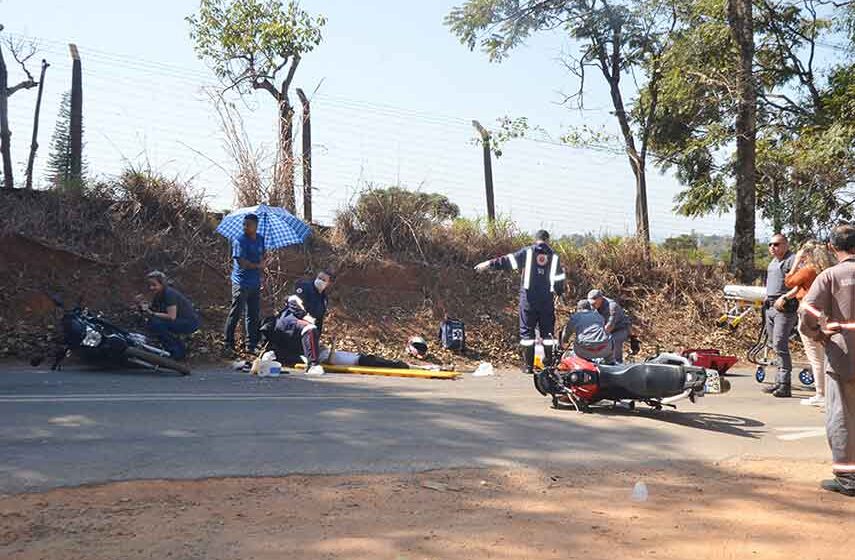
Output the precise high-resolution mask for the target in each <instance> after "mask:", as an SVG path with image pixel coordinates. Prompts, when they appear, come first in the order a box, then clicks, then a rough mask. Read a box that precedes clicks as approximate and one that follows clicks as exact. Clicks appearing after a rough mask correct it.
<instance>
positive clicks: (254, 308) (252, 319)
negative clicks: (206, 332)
mask: <svg viewBox="0 0 855 560" xmlns="http://www.w3.org/2000/svg"><path fill="white" fill-rule="evenodd" d="M260 308H261V289H260V288H257V287H256V288H246V287H242V286H241V285H240V284H232V306H231V308H230V309H229V317H228V319H226V332H225V338H226V348H234V345H235V329H236V328H237V324H238V321H240V318H241V315H243V313H244V309H246V323H245V326H244V334H245V335H246V338H247V349H248V350H249V351H250V352H254V351H255V347H256V346H258V321H259V319H258V315H259V313H260Z"/></svg>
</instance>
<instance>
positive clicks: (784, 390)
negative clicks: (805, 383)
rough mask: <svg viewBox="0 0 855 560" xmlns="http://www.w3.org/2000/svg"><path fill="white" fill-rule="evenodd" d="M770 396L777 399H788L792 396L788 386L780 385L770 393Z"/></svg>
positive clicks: (787, 384)
mask: <svg viewBox="0 0 855 560" xmlns="http://www.w3.org/2000/svg"><path fill="white" fill-rule="evenodd" d="M772 396H773V397H778V398H779V399H789V398H790V397H792V396H793V392H792V390H791V388H790V384H789V383H786V384H785V383H781V384H780V385H778V388H777V389H776V390H775V391H774V392H773V393H772Z"/></svg>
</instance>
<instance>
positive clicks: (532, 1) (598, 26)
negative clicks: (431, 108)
mask: <svg viewBox="0 0 855 560" xmlns="http://www.w3.org/2000/svg"><path fill="white" fill-rule="evenodd" d="M446 24H447V25H448V26H449V27H450V28H451V31H452V33H454V34H455V35H457V36H458V37H459V38H460V40H461V42H463V43H464V44H466V45H467V46H468V47H469V48H470V49H474V48H475V47H476V46H477V45H479V44H480V46H481V47H482V48H483V50H484V51H485V52H486V53H487V54H488V55H489V57H490V60H492V61H501V60H502V58H504V57H505V56H506V55H507V54H508V53H509V51H510V50H512V49H513V48H514V47H516V46H518V45H520V44H521V43H523V42H524V41H525V40H526V39H527V38H528V37H529V36H530V35H531V34H532V33H534V32H537V31H546V30H554V29H563V30H564V31H566V32H567V34H568V35H569V37H570V38H571V39H573V40H574V41H575V42H576V43H578V45H579V48H580V54H579V55H578V56H575V57H569V58H568V59H567V60H565V66H566V68H567V69H568V70H569V71H570V72H571V73H573V74H574V75H575V76H576V77H578V79H579V89H578V91H577V92H576V93H575V94H573V95H570V96H568V98H567V101H568V102H570V103H573V104H576V105H578V106H579V107H581V106H582V105H583V104H584V94H585V91H586V81H585V78H586V76H587V72H588V70H589V69H594V71H595V72H598V73H599V74H600V75H601V76H602V77H603V79H604V80H605V81H606V84H607V85H608V88H609V96H610V99H611V103H612V107H613V109H614V115H615V118H616V119H617V121H618V126H619V128H620V133H621V137H622V140H623V146H622V149H623V151H624V153H625V154H626V156H627V159H628V161H629V165H630V168H631V169H632V173H633V176H634V177H635V195H636V196H635V200H636V209H635V217H636V234H637V236H638V237H639V239H641V240H643V242H644V244H645V247H648V250H649V243H650V226H649V219H648V209H647V174H646V171H647V160H648V156H649V136H650V127H651V118H652V115H654V114H655V113H656V108H657V104H658V97H659V90H660V77H661V75H662V71H663V69H662V64H661V63H662V53H663V50H664V45H665V43H666V41H665V39H666V37H667V35H668V33H669V32H671V31H672V30H673V28H674V25H675V24H676V20H675V19H674V17H673V10H671V9H669V8H668V7H667V6H666V5H665V4H664V3H663V2H660V1H658V0H650V1H645V0H638V1H627V2H621V1H620V0H565V1H558V0H552V1H549V0H539V1H538V0H528V1H520V0H468V1H467V2H465V3H464V4H463V5H462V6H460V7H456V8H454V9H453V10H452V11H451V13H450V14H449V15H448V16H447V17H446ZM639 74H640V75H641V76H643V77H646V81H645V82H643V83H640V84H638V89H639V92H640V95H639V96H638V98H637V99H636V100H635V102H632V100H630V102H627V100H626V99H625V93H624V91H623V89H622V80H623V78H625V77H627V76H632V77H633V78H634V79H635V78H637V77H638V76H639Z"/></svg>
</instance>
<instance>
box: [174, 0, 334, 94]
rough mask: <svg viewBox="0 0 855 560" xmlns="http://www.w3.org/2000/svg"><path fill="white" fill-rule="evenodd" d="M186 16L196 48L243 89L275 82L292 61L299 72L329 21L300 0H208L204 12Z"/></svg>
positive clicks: (225, 77)
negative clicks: (285, 0)
mask: <svg viewBox="0 0 855 560" xmlns="http://www.w3.org/2000/svg"><path fill="white" fill-rule="evenodd" d="M186 19H187V22H188V23H189V24H190V37H191V38H192V39H193V41H194V46H195V50H196V54H197V55H198V56H199V57H200V58H202V59H203V60H206V61H208V62H209V63H210V64H211V67H212V69H213V70H214V72H215V73H216V75H217V76H218V77H219V78H221V79H223V80H225V81H227V82H228V83H229V84H230V85H233V86H234V87H235V88H237V89H238V91H241V92H248V91H250V90H251V89H252V88H256V89H257V88H259V87H262V84H263V83H264V82H265V81H267V82H272V81H273V80H274V79H275V78H276V76H277V74H278V73H279V72H280V71H282V70H283V69H284V68H286V66H289V65H290V67H289V72H291V73H293V70H294V69H296V61H299V59H300V57H301V56H302V55H304V54H306V53H308V52H311V51H312V50H313V49H314V48H315V47H316V46H318V45H319V44H320V42H321V28H322V27H323V26H324V24H325V23H326V19H325V18H324V17H323V16H317V17H313V16H311V15H310V14H308V13H307V12H305V11H304V10H303V9H301V8H300V4H299V3H298V2H297V1H296V0H290V1H289V2H288V3H287V4H286V5H283V3H282V2H281V1H280V0H202V2H201V5H200V7H199V13H198V14H196V15H193V16H189V17H188V18H186ZM285 93H287V92H285Z"/></svg>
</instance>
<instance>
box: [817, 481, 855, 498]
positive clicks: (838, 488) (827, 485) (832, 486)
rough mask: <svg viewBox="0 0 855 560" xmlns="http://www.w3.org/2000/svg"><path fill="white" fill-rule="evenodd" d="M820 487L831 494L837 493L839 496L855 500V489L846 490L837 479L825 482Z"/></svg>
mask: <svg viewBox="0 0 855 560" xmlns="http://www.w3.org/2000/svg"><path fill="white" fill-rule="evenodd" d="M819 485H820V487H821V488H822V489H823V490H828V491H829V492H837V493H838V494H843V495H844V496H849V497H850V498H855V488H844V487H843V485H842V484H840V482H838V481H837V480H836V479H833V480H823V481H822V482H821V483H820V484H819Z"/></svg>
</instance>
